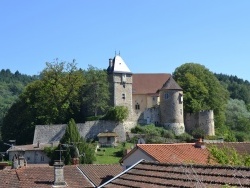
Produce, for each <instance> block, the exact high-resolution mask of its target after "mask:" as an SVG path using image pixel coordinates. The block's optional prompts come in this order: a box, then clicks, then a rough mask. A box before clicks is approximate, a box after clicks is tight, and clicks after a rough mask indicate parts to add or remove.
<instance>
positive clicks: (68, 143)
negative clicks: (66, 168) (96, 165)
mask: <svg viewBox="0 0 250 188" xmlns="http://www.w3.org/2000/svg"><path fill="white" fill-rule="evenodd" d="M60 143H61V144H62V145H63V147H64V149H65V150H66V151H65V152H64V153H63V158H64V162H65V164H66V165H68V164H72V158H80V163H88V164H89V163H93V161H94V160H95V156H94V153H95V151H94V148H93V146H92V145H91V144H88V143H87V142H86V141H85V140H84V139H83V138H82V137H81V135H80V133H79V131H78V128H77V126H76V123H75V121H74V120H73V119H70V121H69V123H68V125H67V127H66V130H65V134H64V136H63V137H62V139H61V141H60ZM59 147H60V146H59Z"/></svg>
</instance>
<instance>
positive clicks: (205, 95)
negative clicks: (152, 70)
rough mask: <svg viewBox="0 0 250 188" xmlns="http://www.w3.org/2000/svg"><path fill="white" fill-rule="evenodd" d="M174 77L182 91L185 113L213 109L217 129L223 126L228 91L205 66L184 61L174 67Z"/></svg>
mask: <svg viewBox="0 0 250 188" xmlns="http://www.w3.org/2000/svg"><path fill="white" fill-rule="evenodd" d="M173 77H174V79H175V80H176V81H177V83H178V84H179V85H180V86H181V87H182V89H183V92H184V110H185V113H192V112H198V111H200V110H210V109H212V110H214V114H215V125H216V128H217V130H219V129H221V130H222V128H223V126H224V122H225V107H226V104H227V100H228V98H229V94H228V91H227V90H226V89H225V88H224V87H223V86H222V85H221V84H220V82H219V81H218V79H217V78H216V77H215V76H214V74H213V73H212V72H210V71H209V70H208V69H207V68H206V67H205V66H203V65H200V64H197V63H186V64H183V65H181V66H180V67H178V68H176V69H175V71H174V73H173Z"/></svg>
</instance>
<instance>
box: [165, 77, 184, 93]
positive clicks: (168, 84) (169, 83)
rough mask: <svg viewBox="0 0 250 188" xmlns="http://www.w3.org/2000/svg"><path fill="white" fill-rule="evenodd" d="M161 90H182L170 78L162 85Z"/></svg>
mask: <svg viewBox="0 0 250 188" xmlns="http://www.w3.org/2000/svg"><path fill="white" fill-rule="evenodd" d="M161 89H164V90H182V88H181V87H180V86H179V85H178V84H177V82H176V81H175V80H174V79H173V77H172V76H171V77H170V78H169V79H168V81H166V83H165V84H164V85H163V87H162V88H161Z"/></svg>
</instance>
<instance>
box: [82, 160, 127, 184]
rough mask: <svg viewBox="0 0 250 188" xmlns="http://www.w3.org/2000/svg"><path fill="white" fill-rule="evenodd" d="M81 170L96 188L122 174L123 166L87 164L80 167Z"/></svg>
mask: <svg viewBox="0 0 250 188" xmlns="http://www.w3.org/2000/svg"><path fill="white" fill-rule="evenodd" d="M79 168H80V169H81V170H82V171H83V173H84V174H85V175H86V176H87V178H88V179H89V180H90V181H91V182H92V183H93V184H95V185H96V186H99V185H101V184H103V183H104V182H106V181H108V180H110V179H111V178H113V177H114V176H116V175H117V174H120V173H121V172H122V166H121V165H119V164H112V165H108V164H107V165H104V164H103V165H101V164H91V165H88V164H86V165H79Z"/></svg>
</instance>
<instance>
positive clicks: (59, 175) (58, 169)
mask: <svg viewBox="0 0 250 188" xmlns="http://www.w3.org/2000/svg"><path fill="white" fill-rule="evenodd" d="M63 167H64V164H63V162H62V161H55V163H54V184H53V187H66V186H67V185H66V182H65V181H64V172H63Z"/></svg>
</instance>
